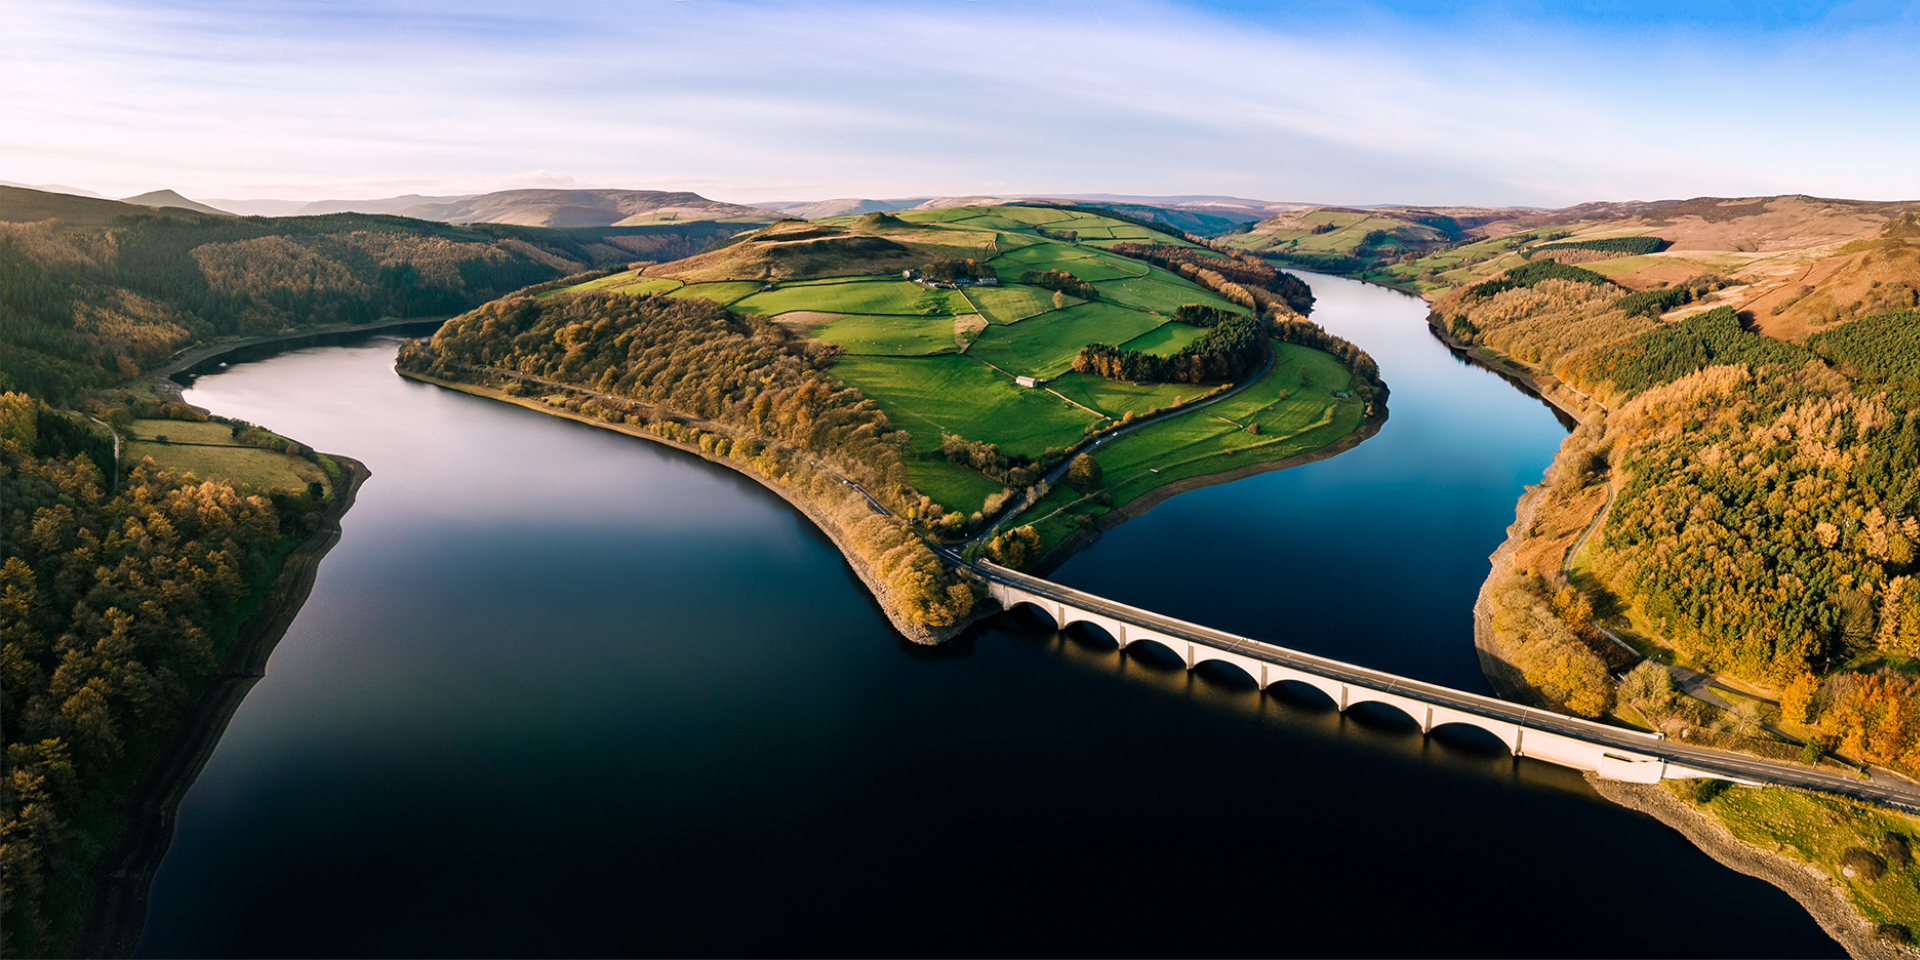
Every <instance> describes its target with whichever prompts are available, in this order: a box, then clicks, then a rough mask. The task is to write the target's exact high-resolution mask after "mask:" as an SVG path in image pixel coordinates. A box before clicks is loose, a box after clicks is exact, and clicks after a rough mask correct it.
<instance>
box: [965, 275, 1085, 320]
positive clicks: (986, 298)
mask: <svg viewBox="0 0 1920 960" xmlns="http://www.w3.org/2000/svg"><path fill="white" fill-rule="evenodd" d="M967 299H968V300H971V301H973V305H974V306H976V307H979V308H980V314H981V315H982V316H984V317H986V318H987V322H989V323H1018V322H1020V321H1022V320H1025V319H1027V318H1028V317H1037V316H1039V315H1040V314H1043V313H1046V312H1047V311H1049V310H1052V309H1053V291H1052V290H1046V289H1042V288H1040V287H1028V286H1022V285H1020V284H1013V285H1011V286H1004V287H975V288H973V289H971V290H968V291H967ZM1074 302H1075V303H1078V302H1079V301H1078V300H1075V301H1074Z"/></svg>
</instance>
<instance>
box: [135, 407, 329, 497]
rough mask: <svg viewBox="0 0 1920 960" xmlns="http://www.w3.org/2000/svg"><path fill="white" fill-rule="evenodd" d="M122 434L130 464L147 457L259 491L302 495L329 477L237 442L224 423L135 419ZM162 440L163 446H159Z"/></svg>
mask: <svg viewBox="0 0 1920 960" xmlns="http://www.w3.org/2000/svg"><path fill="white" fill-rule="evenodd" d="M121 435H122V437H123V438H125V439H126V441H127V442H126V443H125V445H124V447H123V451H124V453H125V455H126V456H127V457H129V458H131V459H132V461H133V462H134V463H139V462H140V461H141V460H143V459H146V458H149V457H151V458H152V459H153V462H154V464H155V465H157V466H159V467H160V468H162V469H164V470H171V471H173V472H175V473H191V474H193V475H194V476H196V477H199V478H200V479H202V480H231V481H233V482H234V483H244V484H248V485H250V486H252V487H254V488H256V489H259V490H263V491H264V490H287V491H304V490H306V489H307V484H308V483H309V482H310V481H314V480H318V481H320V483H321V484H322V485H328V481H327V473H326V471H325V470H322V469H320V467H319V466H317V465H315V464H313V463H311V462H309V461H307V460H303V459H301V458H299V457H295V456H289V455H288V454H284V453H275V452H274V451H272V450H262V449H260V448H259V447H254V446H247V445H244V444H241V443H238V442H236V441H235V440H234V439H233V431H232V430H231V429H229V428H228V427H227V425H226V424H224V423H192V422H190V421H185V420H135V421H134V422H133V423H132V425H131V426H129V427H128V428H127V429H125V430H123V431H122V432H121ZM160 437H165V438H167V442H166V443H161V442H159V440H158V438H160Z"/></svg>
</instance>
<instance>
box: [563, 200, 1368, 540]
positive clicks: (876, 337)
mask: <svg viewBox="0 0 1920 960" xmlns="http://www.w3.org/2000/svg"><path fill="white" fill-rule="evenodd" d="M1038 227H1045V228H1046V229H1047V230H1048V232H1049V233H1057V232H1062V231H1068V230H1072V231H1075V232H1077V233H1078V235H1079V236H1080V238H1081V239H1082V240H1083V241H1084V242H1082V243H1070V242H1065V241H1061V240H1055V239H1051V238H1048V237H1042V236H1040V235H1039V234H1038V232H1037V229H1036V228H1038ZM1119 240H1151V241H1154V242H1181V241H1176V240H1174V239H1173V238H1171V237H1169V236H1165V235H1161V234H1158V233H1156V232H1154V231H1152V230H1149V229H1147V228H1145V227H1139V226H1135V225H1132V224H1128V223H1125V222H1123V221H1118V220H1113V219H1110V218H1107V217H1102V216H1099V215H1096V214H1089V213H1080V212H1075V211H1067V210H1059V209H1051V208H1045V207H957V208H950V209H946V210H919V211H902V212H897V213H893V214H890V215H888V216H886V217H869V216H865V215H862V216H850V217H836V218H829V219H825V220H821V221H816V222H815V223H813V224H784V225H776V226H774V227H772V228H768V229H767V230H765V231H761V232H758V233H756V234H753V235H751V236H748V237H746V238H745V239H743V240H742V241H740V243H739V244H736V245H733V246H729V247H722V248H719V249H716V250H713V251H709V252H708V253H705V254H700V255H697V256H695V257H691V258H688V259H687V260H685V261H676V263H675V264H667V265H659V266H655V267H650V268H648V272H650V273H656V274H662V275H665V276H672V277H678V278H681V279H684V280H687V281H690V282H689V284H688V285H687V286H684V287H677V288H674V287H673V286H672V285H673V284H675V283H676V282H677V281H674V280H664V279H663V280H641V279H640V278H637V277H630V275H626V274H623V275H619V276H617V277H610V278H607V279H605V280H601V281H595V282H593V283H591V284H583V285H581V287H580V289H607V290H632V291H634V292H641V291H646V290H653V289H663V290H664V289H670V290H671V292H670V293H669V295H670V296H677V297H678V296H698V297H705V298H708V299H711V300H714V301H717V302H719V303H722V304H726V305H728V306H730V307H731V308H733V309H735V310H738V311H741V312H743V313H750V314H758V315H763V316H769V317H780V318H783V323H782V325H783V326H784V327H786V328H787V329H788V330H790V331H793V332H794V333H796V334H798V335H801V336H806V337H810V338H813V339H817V340H819V341H821V342H823V343H831V344H834V345H836V346H838V347H840V348H841V350H842V351H843V355H842V356H841V358H840V359H839V361H838V362H837V364H836V365H835V367H834V373H835V375H836V376H838V377H840V378H841V379H843V380H845V381H846V382H847V383H848V384H849V385H850V386H853V387H856V388H858V389H860V390H861V391H862V392H863V393H865V394H866V395H867V396H869V397H871V398H872V399H873V400H874V401H876V402H877V403H879V404H880V406H881V408H882V409H883V410H885V411H886V413H887V415H888V417H889V418H891V419H892V421H893V422H894V424H895V425H896V426H898V427H900V428H902V429H904V430H906V431H908V432H909V433H911V434H912V437H913V439H912V441H911V443H909V444H908V447H907V449H906V450H905V451H904V452H905V453H906V454H907V457H908V476H909V479H910V480H911V482H912V483H913V484H915V486H917V487H918V488H919V489H920V490H921V491H922V492H924V493H926V494H927V495H928V496H931V497H933V498H934V499H935V500H937V501H939V502H940V503H941V504H943V505H945V506H946V507H947V508H949V509H951V510H961V511H965V512H968V513H971V512H972V511H974V510H977V509H979V508H980V505H981V501H982V500H984V499H985V498H986V497H987V496H989V495H991V494H993V493H995V492H997V491H998V490H1000V488H1001V484H1000V483H999V482H996V481H993V480H989V479H988V478H986V477H984V476H982V475H980V474H978V473H975V472H973V471H970V470H966V469H963V468H958V467H954V466H952V465H951V464H948V463H946V462H945V461H944V460H939V459H937V458H933V457H928V456H926V455H927V454H930V453H937V451H938V449H939V446H940V440H941V436H942V433H943V432H944V433H953V434H958V435H959V436H962V437H965V438H967V439H969V440H980V441H986V442H989V443H994V444H998V445H999V446H1000V448H1001V449H1002V450H1003V451H1004V452H1006V453H1008V454H1010V455H1015V456H1029V457H1039V456H1041V455H1043V454H1044V453H1045V452H1046V450H1047V449H1048V448H1050V447H1068V446H1072V445H1073V444H1075V443H1077V442H1079V441H1080V440H1081V439H1082V438H1083V437H1084V436H1085V435H1086V430H1087V428H1088V427H1089V426H1092V425H1094V424H1097V423H1106V422H1108V421H1109V420H1110V419H1117V418H1121V417H1124V416H1126V415H1127V414H1129V413H1132V414H1134V415H1144V414H1146V413H1147V412H1149V411H1151V410H1156V409H1165V408H1170V407H1175V406H1178V405H1179V402H1180V401H1181V400H1182V399H1192V398H1196V397H1198V396H1200V395H1203V394H1205V393H1207V392H1210V390H1211V389H1212V387H1211V386H1207V387H1202V386H1194V385H1184V384H1131V383H1123V382H1115V381H1108V380H1102V379H1099V378H1094V377H1083V376H1079V375H1076V374H1073V373H1072V363H1073V357H1074V355H1075V354H1077V353H1078V352H1079V350H1080V348H1081V347H1083V346H1085V345H1086V344H1089V343H1094V342H1101V343H1108V344H1113V345H1116V346H1124V347H1126V348H1129V349H1136V350H1142V351H1146V352H1150V353H1154V354H1157V355H1162V356H1165V355H1168V354H1172V353H1174V352H1177V351H1178V350H1180V349H1181V348H1182V347H1184V346H1186V345H1188V344H1190V343H1192V342H1194V341H1195V340H1197V339H1199V338H1200V337H1201V336H1204V331H1202V330H1200V329H1197V328H1193V327H1187V326H1185V325H1180V324H1173V323H1171V322H1170V317H1171V315H1172V314H1173V313H1174V312H1175V311H1176V310H1177V309H1178V308H1179V307H1181V306H1182V305H1185V304H1189V303H1201V304H1208V305H1212V306H1218V307H1223V308H1226V309H1235V310H1237V309H1238V308H1236V307H1234V306H1233V305H1232V304H1230V303H1229V302H1227V301H1225V300H1223V299H1222V298H1220V297H1218V296H1216V295H1214V294H1213V293H1211V292H1209V291H1207V290H1205V289H1204V288H1202V287H1200V286H1199V285H1197V284H1194V283H1192V282H1189V281H1187V280H1184V279H1182V278H1181V277H1179V276H1178V275H1177V274H1174V273H1171V272H1169V271H1167V270H1163V269H1160V268H1158V267H1151V266H1149V265H1148V264H1146V263H1143V262H1141V261H1137V260H1132V259H1129V258H1126V257H1121V256H1119V255H1117V254H1113V253H1109V252H1108V251H1106V250H1104V249H1101V248H1100V246H1099V245H1100V244H1108V243H1114V242H1117V241H1119ZM816 248H817V249H816ZM955 256H977V257H990V258H991V259H989V260H988V262H989V263H991V264H992V265H993V266H994V267H995V268H996V270H997V271H998V273H999V275H1000V278H1001V280H1002V282H1003V283H1004V284H1005V285H1004V286H998V287H969V288H967V289H966V290H964V291H961V290H951V291H947V290H932V289H929V288H927V287H924V286H922V285H920V284H917V283H912V282H909V281H904V280H901V279H899V276H900V273H899V271H901V270H903V269H911V268H914V267H918V266H921V265H923V264H926V263H929V262H933V261H935V260H938V259H940V258H944V257H955ZM1029 270H1065V271H1067V272H1070V273H1072V274H1073V275H1075V276H1077V277H1080V278H1081V279H1083V280H1086V281H1089V282H1091V283H1094V284H1096V285H1097V286H1098V289H1099V294H1100V295H1099V298H1098V299H1096V300H1093V301H1081V300H1078V299H1076V298H1071V297H1068V298H1065V299H1064V300H1063V301H1062V306H1060V307H1056V306H1055V299H1054V298H1055V294H1054V293H1053V291H1051V290H1045V289H1040V288H1037V287H1029V286H1025V285H1022V284H1020V283H1019V282H1018V281H1019V278H1020V276H1021V275H1023V274H1024V273H1026V272H1027V271H1029ZM740 277H754V278H761V277H777V278H783V279H780V280H779V282H778V285H777V286H776V287H775V289H772V290H767V291H764V292H763V291H762V290H761V289H760V288H761V287H762V285H763V284H764V283H765V281H764V280H761V279H752V280H741V279H736V278H740ZM691 281H700V282H691ZM1282 349H1283V353H1284V352H1286V351H1288V350H1291V349H1293V348H1282ZM1306 353H1308V354H1311V357H1309V358H1307V359H1306V360H1305V361H1304V362H1308V363H1309V364H1310V365H1316V367H1315V368H1316V369H1317V370H1318V369H1320V368H1321V366H1324V367H1325V368H1326V369H1325V370H1322V372H1321V374H1320V375H1319V381H1320V382H1322V383H1338V384H1342V385H1344V384H1345V382H1346V374H1345V371H1344V370H1343V369H1341V368H1340V367H1339V366H1338V364H1336V363H1334V362H1333V361H1332V359H1331V358H1330V357H1327V356H1325V355H1324V354H1318V353H1315V352H1312V351H1306ZM1313 358H1318V359H1313ZM1301 362H1303V361H1301V360H1297V359H1294V358H1292V357H1291V355H1290V354H1289V356H1288V358H1287V359H1283V361H1282V366H1281V368H1279V369H1280V370H1282V371H1284V373H1277V374H1275V375H1274V377H1273V379H1274V381H1275V383H1281V382H1283V381H1285V382H1292V383H1293V385H1294V386H1295V387H1296V389H1297V388H1298V383H1297V381H1293V380H1291V379H1290V378H1291V371H1292V370H1297V369H1298V367H1299V366H1300V363H1301ZM1029 375H1030V376H1037V377H1042V378H1046V379H1048V380H1049V381H1051V383H1050V384H1049V386H1050V388H1051V390H1049V389H1028V388H1022V387H1019V386H1018V385H1016V384H1015V383H1014V381H1013V377H1015V376H1029ZM1267 386H1269V385H1267V384H1262V385H1260V386H1258V387H1256V388H1254V389H1253V390H1251V391H1249V392H1250V393H1251V394H1252V395H1253V396H1254V397H1255V398H1256V399H1257V398H1260V397H1263V396H1265V394H1263V393H1262V392H1261V390H1262V389H1263V388H1265V387H1267ZM1273 389H1274V390H1276V391H1277V390H1278V389H1279V387H1278V386H1274V387H1273ZM1052 391H1057V395H1056V393H1055V392H1052ZM1328 392H1329V391H1328V390H1326V389H1321V390H1319V391H1318V392H1317V393H1315V392H1314V391H1311V390H1310V391H1302V395H1301V396H1299V397H1295V398H1294V399H1293V400H1291V401H1288V402H1286V403H1279V402H1278V399H1277V395H1276V396H1275V397H1269V398H1267V400H1266V405H1267V406H1266V408H1263V409H1261V410H1253V409H1251V408H1249V409H1248V410H1246V411H1244V413H1245V417H1250V418H1255V419H1258V420H1259V421H1260V423H1261V430H1262V431H1263V434H1262V435H1261V436H1260V437H1254V436H1252V435H1250V434H1246V433H1244V432H1243V428H1244V425H1245V418H1243V419H1242V420H1241V421H1238V422H1232V423H1229V422H1226V421H1223V420H1221V419H1219V418H1217V417H1211V416H1210V415H1209V416H1206V417H1183V418H1180V420H1179V421H1178V423H1179V424H1181V425H1178V426H1176V424H1173V423H1170V424H1167V425H1159V426H1156V427H1154V428H1150V429H1149V430H1146V431H1142V433H1141V439H1135V438H1132V437H1129V438H1128V439H1127V440H1126V441H1125V442H1122V441H1115V442H1114V446H1113V453H1112V454H1108V453H1107V452H1106V449H1105V448H1103V454H1102V455H1103V457H1106V456H1115V457H1117V458H1118V459H1116V461H1115V466H1116V467H1117V468H1118V469H1117V470H1116V469H1114V468H1112V467H1110V468H1109V470H1108V477H1109V478H1110V481H1111V482H1112V484H1113V490H1114V492H1115V496H1116V497H1118V498H1120V500H1121V502H1125V500H1126V499H1128V498H1132V497H1136V496H1138V495H1139V493H1140V492H1141V491H1143V490H1145V489H1149V488H1151V487H1153V486H1155V485H1158V484H1159V483H1161V482H1164V481H1165V480H1168V479H1174V478H1176V477H1180V476H1193V475H1196V474H1201V473H1213V472H1218V471H1220V470H1226V469H1231V468H1232V467H1234V466H1239V465H1243V464H1245V463H1257V462H1261V461H1262V460H1263V459H1273V458H1275V457H1279V456H1287V455H1290V454H1291V453H1295V452H1298V451H1299V450H1300V449H1304V448H1306V447H1310V446H1317V445H1320V444H1323V443H1325V442H1328V441H1329V440H1331V439H1334V438H1336V437H1338V436H1339V435H1341V434H1342V433H1344V432H1346V431H1347V430H1350V429H1351V428H1352V427H1353V426H1354V425H1355V424H1356V423H1357V422H1358V419H1359V416H1360V406H1361V405H1360V404H1358V403H1357V402H1356V403H1348V404H1335V403H1333V402H1331V400H1330V399H1329V396H1328ZM1315 397H1318V399H1319V400H1320V401H1322V402H1320V403H1318V404H1317V405H1316V404H1315V403H1313V402H1312V401H1313V400H1314V398H1315ZM1063 398H1065V399H1063ZM1236 399H1237V398H1236ZM1222 406H1223V407H1231V406H1232V403H1231V402H1230V403H1228V404H1223V405H1222ZM1228 450H1232V451H1234V452H1233V453H1228V452H1227V451H1228ZM1156 458H1157V459H1156ZM1150 460H1151V461H1152V463H1151V464H1148V461H1150ZM1135 461H1138V462H1137V463H1136V462H1135ZM1149 465H1150V466H1153V467H1159V468H1160V469H1161V471H1162V472H1161V473H1160V474H1153V473H1151V472H1150V471H1149V470H1148V469H1147V466H1149ZM1136 467H1138V469H1135V468H1136ZM1061 496H1064V493H1063V494H1061ZM1061 522H1065V521H1064V520H1063V521H1061Z"/></svg>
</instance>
